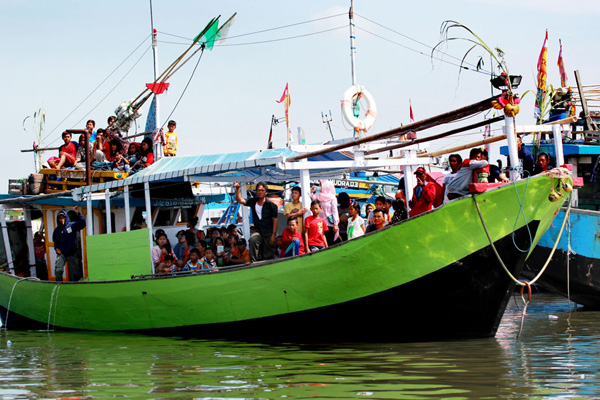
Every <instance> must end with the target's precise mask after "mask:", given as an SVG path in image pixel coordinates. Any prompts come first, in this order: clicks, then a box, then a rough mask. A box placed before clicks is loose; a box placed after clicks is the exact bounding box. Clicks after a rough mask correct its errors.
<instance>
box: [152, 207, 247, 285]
mask: <svg viewBox="0 0 600 400" xmlns="http://www.w3.org/2000/svg"><path fill="white" fill-rule="evenodd" d="M197 224H198V218H197V217H194V218H193V219H192V220H190V221H189V222H188V229H187V230H181V231H179V232H177V235H176V237H177V243H176V244H175V246H172V245H171V242H170V241H169V238H168V237H167V234H166V233H165V231H164V230H162V229H158V230H157V231H156V232H155V234H154V242H155V245H154V246H153V247H152V250H151V254H152V263H153V266H154V273H155V274H158V275H164V274H173V273H177V272H181V273H193V274H199V273H200V274H202V273H210V272H215V271H218V270H219V268H220V267H226V266H232V265H243V264H248V263H249V262H250V257H249V251H248V248H247V243H246V240H245V239H244V238H243V237H241V235H240V233H239V232H238V229H237V226H236V225H234V224H231V225H229V226H228V227H226V228H225V227H221V228H219V227H213V228H210V229H208V231H207V234H205V232H204V231H203V230H200V229H197V228H196V226H197Z"/></svg>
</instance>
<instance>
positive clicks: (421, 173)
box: [408, 167, 435, 217]
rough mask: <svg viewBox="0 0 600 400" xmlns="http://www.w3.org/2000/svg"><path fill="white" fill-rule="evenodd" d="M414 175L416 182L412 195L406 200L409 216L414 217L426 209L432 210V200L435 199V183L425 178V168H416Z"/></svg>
mask: <svg viewBox="0 0 600 400" xmlns="http://www.w3.org/2000/svg"><path fill="white" fill-rule="evenodd" d="M415 176H416V178H417V184H416V185H415V187H414V189H413V197H412V199H410V201H409V202H408V205H409V206H410V207H411V209H410V212H409V213H408V214H409V215H410V216H411V217H416V216H417V215H419V214H422V213H424V212H426V211H429V210H433V201H434V200H435V185H434V184H433V183H431V182H430V181H429V180H428V179H427V171H425V168H423V167H419V168H417V170H416V171H415Z"/></svg>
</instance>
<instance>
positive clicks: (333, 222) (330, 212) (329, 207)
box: [311, 179, 341, 245]
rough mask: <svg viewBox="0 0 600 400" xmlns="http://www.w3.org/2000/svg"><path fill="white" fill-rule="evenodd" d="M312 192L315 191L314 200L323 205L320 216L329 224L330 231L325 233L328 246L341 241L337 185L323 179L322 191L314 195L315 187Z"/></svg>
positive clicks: (312, 195)
mask: <svg viewBox="0 0 600 400" xmlns="http://www.w3.org/2000/svg"><path fill="white" fill-rule="evenodd" d="M311 191H313V194H311V197H312V199H313V200H319V202H320V203H321V213H320V214H319V216H320V217H321V218H322V219H324V220H325V222H326V224H327V228H328V229H327V230H326V231H325V232H326V233H325V236H326V238H327V244H328V245H332V244H334V243H337V242H339V241H341V238H340V233H339V228H338V225H339V222H340V216H339V213H338V207H337V197H336V195H335V185H334V184H333V182H332V181H330V180H326V179H323V180H321V191H320V192H319V193H314V187H313V188H311ZM311 208H312V206H311Z"/></svg>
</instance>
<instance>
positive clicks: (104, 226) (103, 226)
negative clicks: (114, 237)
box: [102, 212, 116, 233]
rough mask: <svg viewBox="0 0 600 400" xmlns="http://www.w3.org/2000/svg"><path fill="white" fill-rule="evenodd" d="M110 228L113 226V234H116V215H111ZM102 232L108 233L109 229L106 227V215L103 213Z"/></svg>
mask: <svg viewBox="0 0 600 400" xmlns="http://www.w3.org/2000/svg"><path fill="white" fill-rule="evenodd" d="M110 226H111V232H113V233H114V232H116V231H115V213H112V212H111V213H110ZM102 232H104V233H106V232H108V228H107V225H106V213H104V212H103V213H102Z"/></svg>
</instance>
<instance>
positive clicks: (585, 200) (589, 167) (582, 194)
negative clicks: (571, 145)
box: [577, 157, 600, 211]
mask: <svg viewBox="0 0 600 400" xmlns="http://www.w3.org/2000/svg"><path fill="white" fill-rule="evenodd" d="M588 159H589V157H588ZM596 159H597V158H596V157H593V158H592V159H591V160H583V157H582V158H581V159H580V160H579V162H578V163H577V176H579V177H582V178H583V187H582V188H581V189H579V190H578V197H579V208H582V209H585V210H595V211H598V210H600V192H599V191H598V185H597V184H595V183H592V182H590V180H591V178H592V175H593V173H594V166H595V164H596ZM582 161H591V162H582ZM599 165H600V164H599ZM599 169H600V168H599ZM595 178H596V182H597V181H598V180H600V171H596V174H595Z"/></svg>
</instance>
